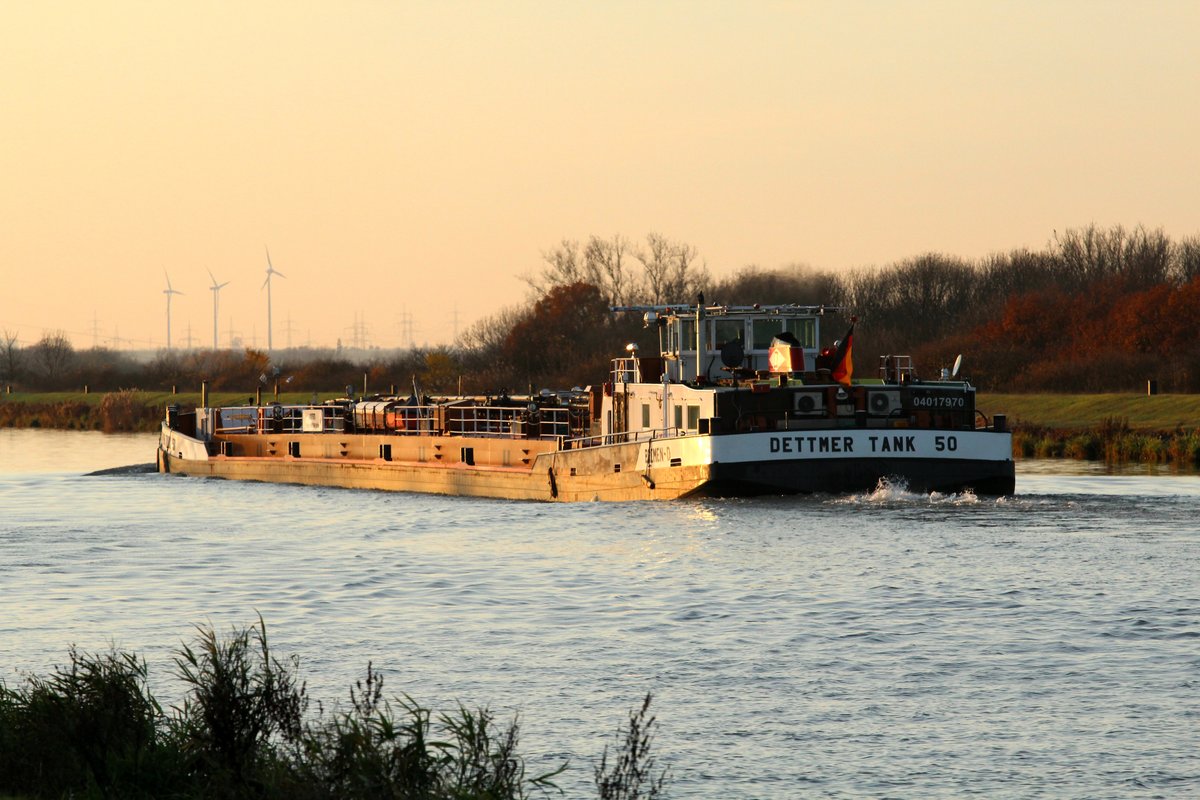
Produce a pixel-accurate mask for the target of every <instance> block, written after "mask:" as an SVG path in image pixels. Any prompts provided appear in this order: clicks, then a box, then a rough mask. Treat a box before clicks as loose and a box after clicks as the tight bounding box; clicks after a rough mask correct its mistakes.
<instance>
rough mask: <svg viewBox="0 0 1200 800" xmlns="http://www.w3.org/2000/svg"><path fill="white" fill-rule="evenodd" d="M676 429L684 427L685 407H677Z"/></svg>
mask: <svg viewBox="0 0 1200 800" xmlns="http://www.w3.org/2000/svg"><path fill="white" fill-rule="evenodd" d="M675 427H676V428H682V427H683V406H675Z"/></svg>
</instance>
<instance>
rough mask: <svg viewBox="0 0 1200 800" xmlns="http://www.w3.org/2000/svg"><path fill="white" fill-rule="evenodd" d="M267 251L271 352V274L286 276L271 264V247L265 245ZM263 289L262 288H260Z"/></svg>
mask: <svg viewBox="0 0 1200 800" xmlns="http://www.w3.org/2000/svg"><path fill="white" fill-rule="evenodd" d="M263 247H264V248H265V249H266V251H267V279H266V280H265V281H263V288H265V289H266V290H267V352H268V353H270V352H271V350H272V347H271V276H272V275H278V276H279V277H281V278H286V277H287V275H284V274H283V273H282V272H280V271H279V270H277V269H275V267H274V266H273V265H272V264H271V249H270V248H269V247H266V245H263ZM260 291H261V290H260Z"/></svg>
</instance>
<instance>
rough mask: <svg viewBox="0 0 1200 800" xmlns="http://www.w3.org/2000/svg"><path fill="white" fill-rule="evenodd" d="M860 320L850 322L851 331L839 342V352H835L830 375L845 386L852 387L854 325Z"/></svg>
mask: <svg viewBox="0 0 1200 800" xmlns="http://www.w3.org/2000/svg"><path fill="white" fill-rule="evenodd" d="M857 321H858V320H857V319H854V318H852V319H851V320H850V330H848V331H846V335H845V336H843V337H842V339H841V341H840V342H838V345H837V350H835V351H834V352H833V367H832V369H830V371H829V374H830V377H832V378H833V379H834V380H835V381H837V382H838V383H840V384H842V385H843V386H849V385H850V379H851V378H853V377H854V358H853V355H852V350H853V345H854V323H856V322H857Z"/></svg>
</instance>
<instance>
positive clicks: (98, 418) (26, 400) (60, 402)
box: [0, 389, 334, 433]
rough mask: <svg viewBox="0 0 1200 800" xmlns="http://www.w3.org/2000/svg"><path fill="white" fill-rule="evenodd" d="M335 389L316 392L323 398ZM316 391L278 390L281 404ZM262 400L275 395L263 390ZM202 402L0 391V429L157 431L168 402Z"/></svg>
mask: <svg viewBox="0 0 1200 800" xmlns="http://www.w3.org/2000/svg"><path fill="white" fill-rule="evenodd" d="M333 396H334V395H333V394H325V395H318V401H319V402H320V401H324V400H325V399H326V398H328V397H333ZM312 398H313V396H312V394H311V393H306V392H290V393H283V394H280V395H279V398H278V399H279V401H280V402H282V403H308V402H311V401H312ZM263 399H264V400H267V401H269V400H274V399H275V398H274V396H273V395H271V396H269V397H268V396H266V395H264V398H263ZM209 402H210V403H213V404H215V405H237V404H239V403H246V402H250V403H253V402H254V397H253V395H247V394H244V393H242V392H210V393H209ZM199 403H200V393H199V392H178V393H171V392H144V391H141V390H138V389H125V390H122V391H119V392H14V393H13V394H4V395H0V428H52V429H56V430H71V431H103V432H105V433H154V432H156V431H157V430H158V427H159V423H161V421H162V419H163V417H164V416H165V414H166V408H167V406H169V405H179V406H182V407H184V408H192V407H195V406H196V405H199Z"/></svg>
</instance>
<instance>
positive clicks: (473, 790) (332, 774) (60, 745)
mask: <svg viewBox="0 0 1200 800" xmlns="http://www.w3.org/2000/svg"><path fill="white" fill-rule="evenodd" d="M68 655H69V662H70V663H69V664H68V665H67V666H65V667H56V668H55V670H54V672H53V674H52V675H50V676H49V677H45V678H43V677H38V676H30V677H28V678H27V679H26V681H25V684H24V685H23V686H22V687H20V688H15V689H11V688H8V687H7V686H5V685H4V684H2V683H0V798H3V797H5V796H6V795H7V794H9V793H11V794H12V795H13V796H16V797H30V798H33V797H37V798H43V797H45V798H62V797H72V798H80V797H84V798H109V797H121V798H181V799H187V798H268V799H269V798H296V799H297V800H325V799H326V798H330V799H332V798H351V799H353V798H364V799H365V798H372V799H374V798H411V800H510V798H511V799H520V798H527V797H531V796H534V795H542V794H545V793H549V792H553V791H555V790H557V787H556V786H555V784H554V778H555V777H556V776H558V775H559V774H561V773H562V772H564V771H565V770H566V769H567V768H568V765H567V764H566V763H564V764H562V765H561V766H559V767H558V768H557V769H555V770H553V771H551V772H548V773H545V774H539V775H529V774H527V772H526V762H525V759H524V758H523V757H522V756H521V755H520V753H519V751H518V745H519V726H518V722H517V720H516V719H513V720H512V721H511V722H507V723H504V722H501V721H499V720H497V719H496V717H495V715H494V714H493V713H492V712H491V711H490V710H488V709H487V708H479V709H468V708H466V707H464V706H461V705H460V706H459V707H458V708H457V709H455V710H454V711H452V712H448V713H443V714H435V713H434V712H432V711H430V710H429V709H426V708H423V707H422V706H421V705H419V704H418V703H417V702H416V701H414V700H413V699H412V698H410V697H407V696H405V697H400V698H393V699H392V700H388V699H386V698H385V696H384V692H383V676H382V675H381V674H380V673H379V672H378V671H376V670H375V669H374V667H373V666H372V665H370V664H368V665H367V671H366V675H365V677H364V678H362V679H360V680H359V681H357V682H356V683H355V684H354V686H353V687H352V688H351V690H350V702H349V706H348V707H347V708H341V707H338V706H335V707H334V708H333V709H332V710H330V711H328V712H327V711H326V710H325V709H324V707H323V706H322V705H321V704H320V703H318V704H317V712H316V714H315V715H312V714H309V713H308V711H309V698H308V696H307V693H306V691H305V687H304V685H303V684H302V683H299V682H298V678H297V670H298V662H297V660H296V659H295V657H293V658H291V659H286V660H283V661H280V660H279V659H277V658H276V657H275V656H274V655H272V653H271V651H270V648H269V646H268V642H267V629H266V625H265V623H263V621H262V619H261V617H260V618H259V620H258V623H257V624H256V625H252V626H250V627H248V628H245V629H242V630H234V631H232V632H231V633H230V634H229V635H228V636H225V637H219V636H218V635H217V634H216V632H215V631H214V630H213V629H212V628H211V627H207V628H206V627H199V626H198V627H197V634H196V638H195V642H194V643H193V644H191V645H188V644H184V645H181V647H180V648H179V649H178V650H177V651H176V658H175V664H176V668H177V675H178V677H179V678H180V679H182V681H183V682H184V684H185V686H186V687H187V694H186V697H185V699H184V700H183V702H182V703H181V705H179V706H177V707H173V708H170V709H164V708H162V707H161V706H160V705H159V703H158V701H157V700H155V698H154V697H153V696H152V694H151V693H150V691H149V689H148V687H147V681H146V679H147V670H146V663H145V661H144V660H142V659H139V658H138V657H136V656H134V655H131V654H129V653H124V652H119V651H116V650H113V651H112V652H109V653H101V654H87V653H81V652H79V651H77V650H76V649H75V648H71V649H70V650H69V653H68ZM649 705H650V696H649V695H647V696H646V699H645V701H644V702H643V704H642V707H641V710H640V711H639V712H635V713H633V714H631V716H630V722H629V729H628V731H627V732H626V733H624V734H618V743H619V747H618V749H617V751H616V752H615V753H614V755H613V758H612V762H611V766H610V762H609V753H608V750H607V748H606V749H605V751H604V756H603V757H602V759H601V761H600V764H599V766H598V767H596V770H595V781H596V786H597V790H598V793H599V797H600V798H602V799H603V800H609V799H610V798H611V799H612V800H617V798H620V799H621V800H635V799H636V798H653V797H658V796H660V792H661V790H662V785H663V783H664V781H665V779H666V775H665V772H662V773H659V774H658V775H657V776H655V775H654V774H653V772H654V769H655V767H654V757H653V754H652V753H651V751H650V743H651V740H652V738H653V730H654V726H655V720H654V718H653V717H648V716H647V715H648V710H649Z"/></svg>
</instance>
